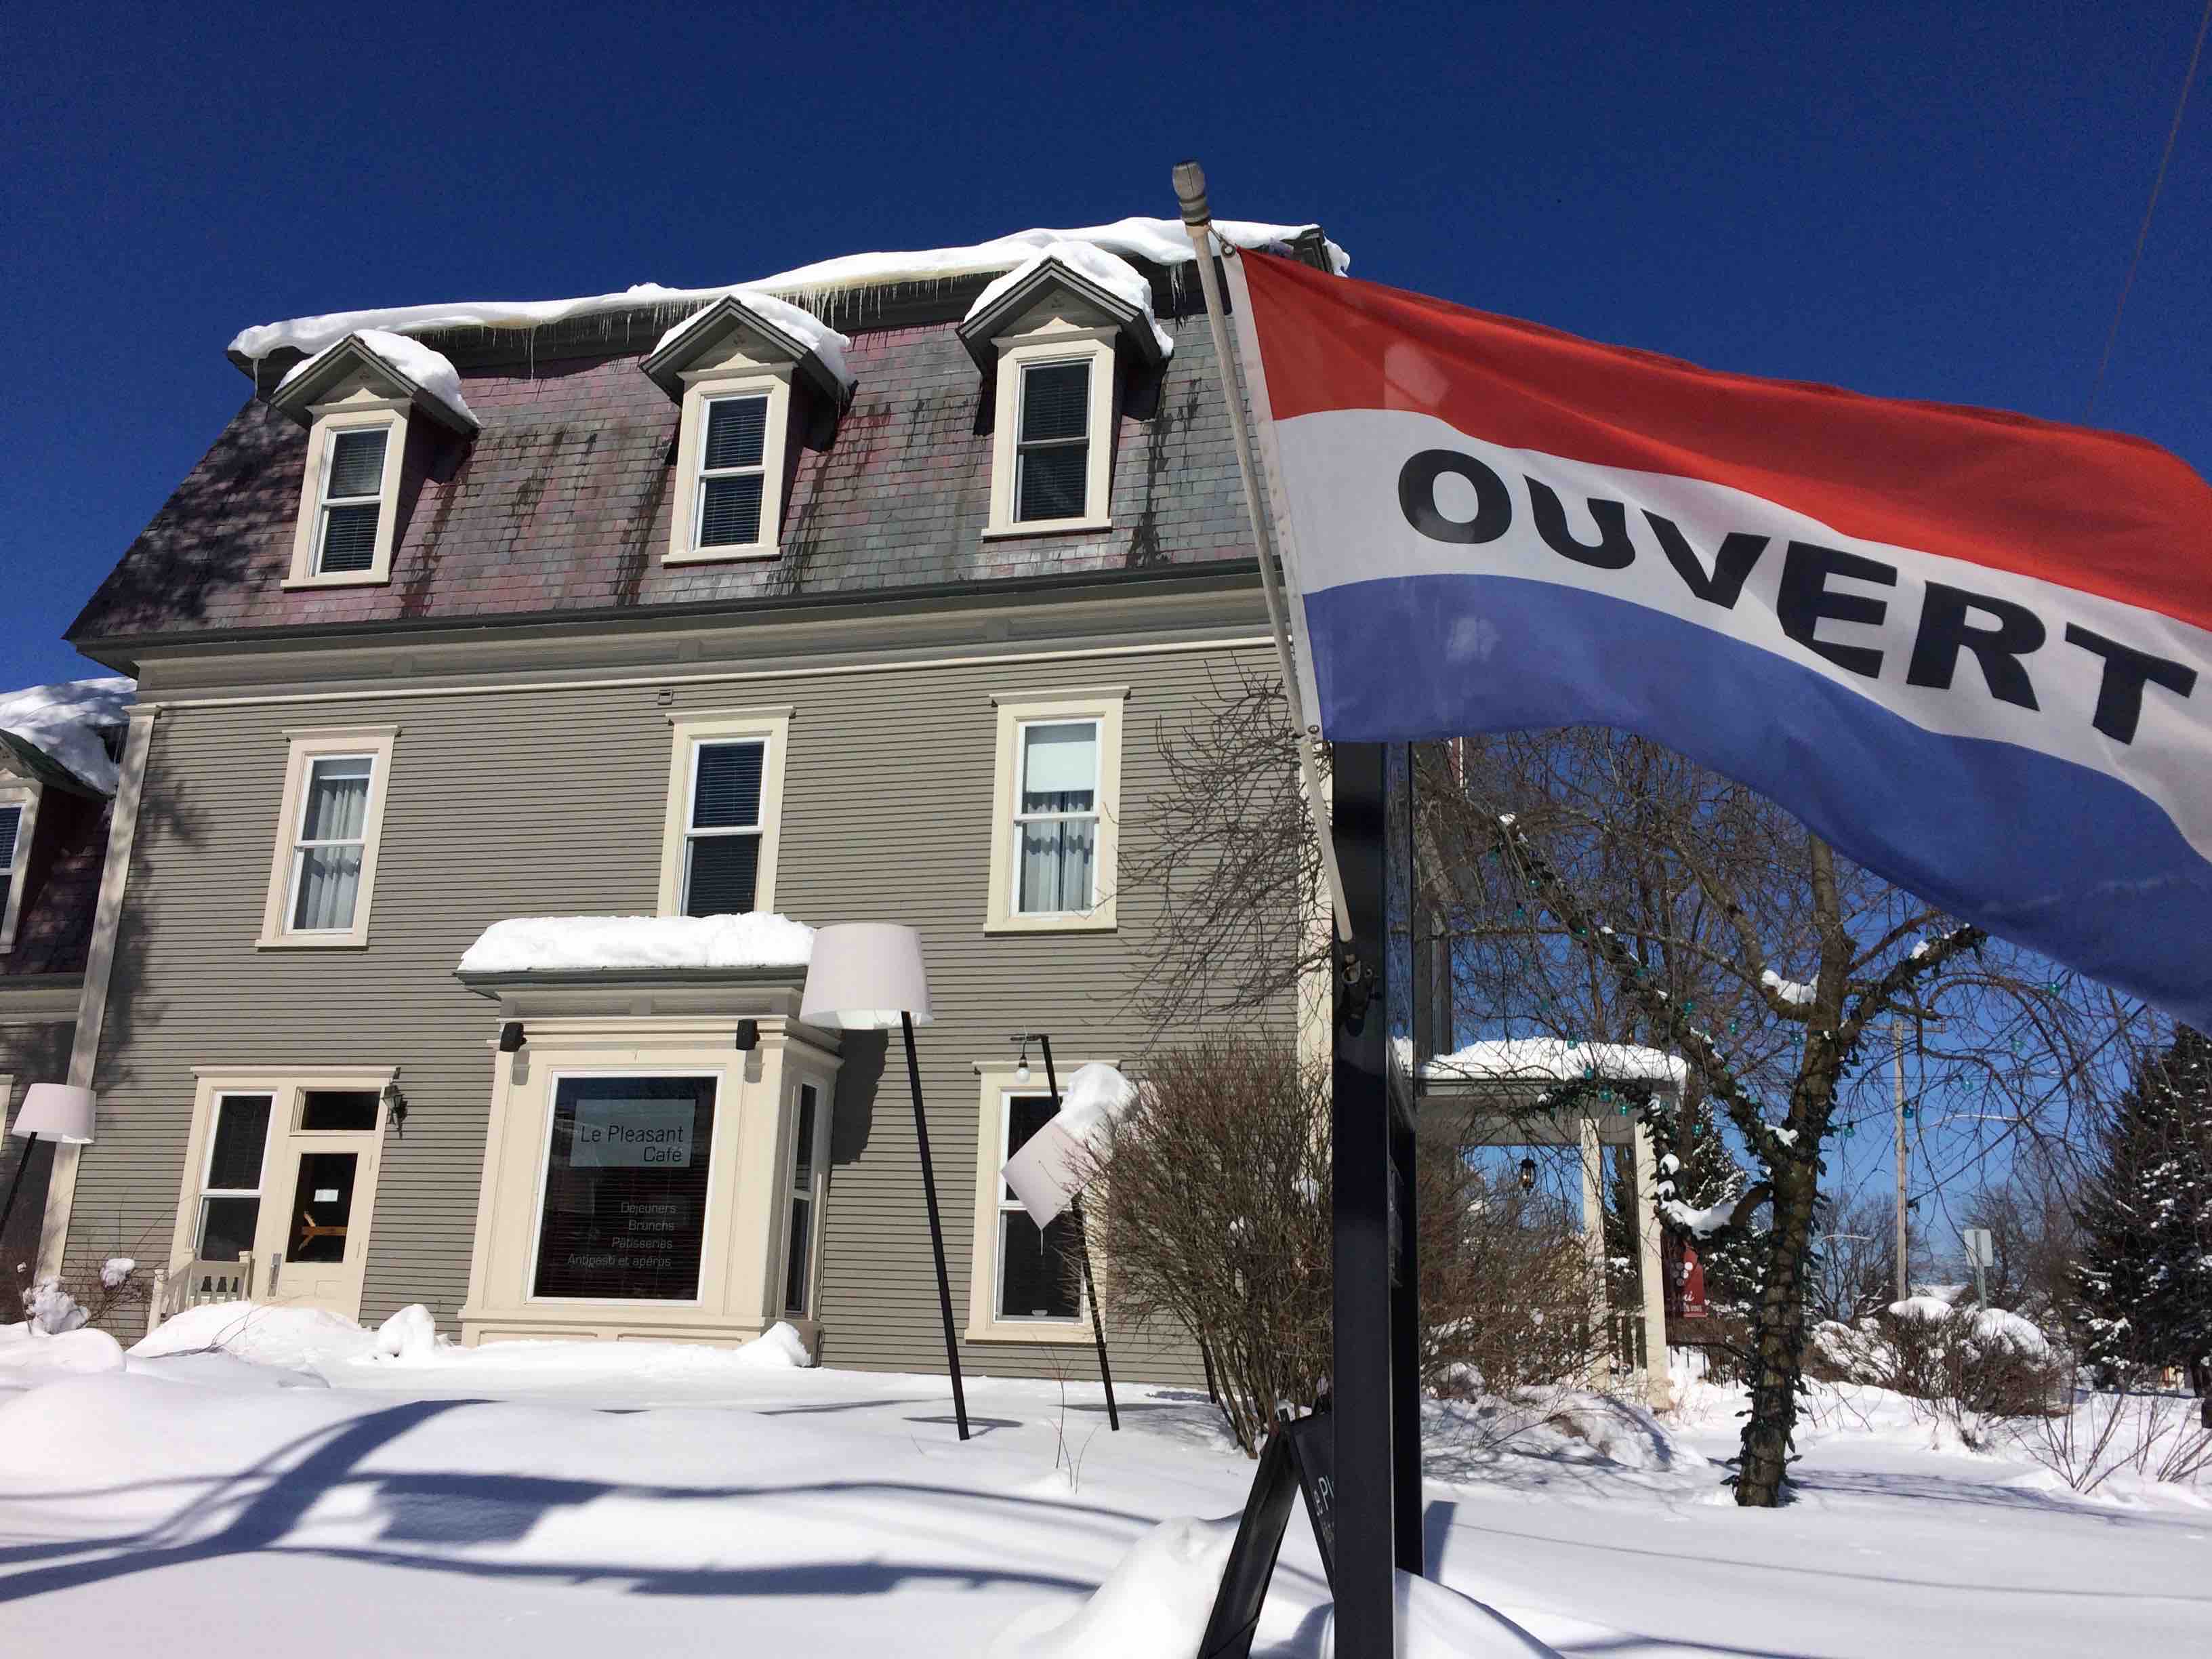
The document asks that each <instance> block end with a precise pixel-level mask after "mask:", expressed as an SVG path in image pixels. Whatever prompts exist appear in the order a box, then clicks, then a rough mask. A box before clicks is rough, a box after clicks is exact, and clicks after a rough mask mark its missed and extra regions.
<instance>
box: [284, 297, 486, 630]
mask: <svg viewBox="0 0 2212 1659" xmlns="http://www.w3.org/2000/svg"><path fill="white" fill-rule="evenodd" d="M269 402H270V407H272V408H273V409H275V410H276V411H277V412H278V413H279V414H283V415H287V416H290V417H291V418H292V419H293V420H295V421H297V422H299V423H300V424H301V425H302V426H304V427H306V428H307V471H306V478H307V483H306V487H305V488H304V489H302V490H301V501H300V521H299V526H298V528H297V530H296V531H295V533H294V536H293V538H292V568H291V570H290V572H289V574H288V575H287V576H286V578H285V581H284V586H287V587H352V586H363V585H367V584H370V583H379V582H386V581H389V580H391V577H392V550H393V548H394V546H395V545H396V544H397V542H398V538H399V535H400V532H401V531H402V529H403V528H404V524H403V521H404V518H405V516H406V510H407V507H408V506H409V504H410V502H411V501H412V500H413V497H414V492H415V491H416V489H419V488H420V487H421V484H422V473H423V470H424V465H425V461H426V459H427V456H428V447H429V446H430V445H431V444H432V443H434V442H435V441H437V437H438V435H439V434H441V433H444V434H447V435H451V436H454V437H459V438H466V437H468V436H470V435H473V434H474V433H475V432H476V430H477V418H476V416H475V414H474V412H473V411H471V410H470V408H469V406H468V404H466V403H465V401H464V400H463V399H462V397H461V392H460V376H459V374H457V373H456V372H455V370H454V368H453V364H452V363H450V362H447V360H446V359H445V358H444V357H443V356H440V355H439V354H438V353H437V352H435V351H433V350H431V349H429V348H428V346H426V345H424V344H422V342H420V341H419V340H412V339H409V338H407V337H405V336H404V335H398V334H392V333H388V332H386V331H382V330H379V329H363V330H362V331H360V332H358V333H356V334H349V335H347V336H346V337H345V338H343V340H340V341H339V342H338V343H337V344H336V345H333V346H331V347H329V348H327V349H325V350H322V351H319V352H318V353H316V354H315V355H314V356H312V357H310V358H308V359H307V361H306V362H302V363H301V364H299V365H298V366H297V367H296V368H294V369H293V370H292V371H291V373H289V374H287V375H286V376H285V377H284V379H283V383H282V384H281V385H279V386H277V388H276V392H275V393H274V395H272V396H271V397H270V399H269Z"/></svg>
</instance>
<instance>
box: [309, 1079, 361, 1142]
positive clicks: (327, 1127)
mask: <svg viewBox="0 0 2212 1659" xmlns="http://www.w3.org/2000/svg"><path fill="white" fill-rule="evenodd" d="M378 1098H379V1097H378V1094H377V1091H375V1090H374V1089H309V1090H307V1091H305V1093H304V1094H303V1095H302V1096H301V1101H300V1127H301V1128H302V1129H305V1130H309V1131H323V1132H326V1133H327V1132H333V1131H348V1132H358V1131H362V1130H366V1129H374V1127H376V1107H377V1102H378Z"/></svg>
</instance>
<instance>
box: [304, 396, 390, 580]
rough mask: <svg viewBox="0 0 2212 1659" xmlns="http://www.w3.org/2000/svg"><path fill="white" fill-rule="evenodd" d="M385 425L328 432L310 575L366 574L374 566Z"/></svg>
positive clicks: (381, 503) (387, 432) (381, 499)
mask: <svg viewBox="0 0 2212 1659" xmlns="http://www.w3.org/2000/svg"><path fill="white" fill-rule="evenodd" d="M391 439H392V431H391V428H388V427H368V428H348V429H346V430H343V431H340V432H334V433H332V434H331V441H330V447H329V451H328V454H327V459H326V460H325V465H324V472H323V523H322V532H321V534H320V537H319V539H318V544H317V548H316V556H315V572H316V574H318V575H327V574H334V573H337V572H341V571H355V570H367V569H368V568H371V567H372V566H374V564H375V562H376V529H377V519H378V516H379V515H380V513H382V512H383V511H384V462H385V453H384V452H385V450H386V447H387V446H388V445H389V443H390V442H391Z"/></svg>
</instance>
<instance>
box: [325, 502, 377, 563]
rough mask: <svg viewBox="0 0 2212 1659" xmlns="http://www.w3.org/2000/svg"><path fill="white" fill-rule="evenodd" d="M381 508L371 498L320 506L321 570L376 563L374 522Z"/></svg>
mask: <svg viewBox="0 0 2212 1659" xmlns="http://www.w3.org/2000/svg"><path fill="white" fill-rule="evenodd" d="M383 511H384V509H383V507H380V506H379V505H378V504H377V503H376V502H374V501H366V502H363V503H362V504H361V505H359V506H356V507H325V508H324V509H323V556H322V562H321V563H320V564H319V566H318V567H317V568H319V569H321V570H325V571H339V570H366V569H368V568H369V567H370V566H371V565H373V564H374V563H375V562H376V521H377V519H378V518H379V516H380V514H381V513H383Z"/></svg>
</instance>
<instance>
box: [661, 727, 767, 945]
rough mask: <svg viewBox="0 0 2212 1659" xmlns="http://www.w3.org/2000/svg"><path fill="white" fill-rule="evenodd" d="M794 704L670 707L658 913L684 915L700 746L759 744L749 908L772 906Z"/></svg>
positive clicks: (760, 908) (759, 908)
mask: <svg viewBox="0 0 2212 1659" xmlns="http://www.w3.org/2000/svg"><path fill="white" fill-rule="evenodd" d="M791 720H792V707H791V705H790V704H788V703H782V704H776V705H772V706H767V707H763V708H702V709H698V710H688V709H687V710H682V711H676V710H671V711H670V713H669V715H668V726H669V749H668V802H667V807H666V815H665V818H664V819H663V822H662V824H661V839H660V896H659V912H658V914H659V915H664V916H680V915H683V914H684V886H685V876H686V874H687V872H688V868H689V866H690V843H691V834H692V831H691V798H692V793H693V791H694V789H695V788H696V784H697V780H698V773H699V764H698V751H699V747H700V745H701V744H714V743H744V742H757V743H761V744H765V745H766V753H764V754H763V756H762V757H761V798H760V829H759V839H760V857H759V861H758V863H757V865H756V866H755V871H754V877H753V908H754V909H756V910H774V909H775V868H776V857H777V853H778V849H779V848H780V846H781V842H782V839H783V774H784V762H785V758H786V757H787V756H788V755H789V753H790V751H791Z"/></svg>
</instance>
